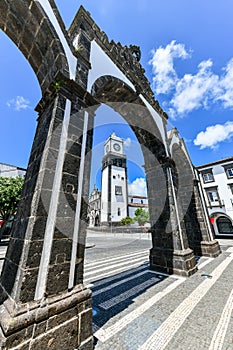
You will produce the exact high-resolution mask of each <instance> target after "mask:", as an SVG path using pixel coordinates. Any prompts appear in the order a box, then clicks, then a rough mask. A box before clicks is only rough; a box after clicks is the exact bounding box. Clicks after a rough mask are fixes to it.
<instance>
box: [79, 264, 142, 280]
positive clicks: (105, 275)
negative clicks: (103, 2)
mask: <svg viewBox="0 0 233 350" xmlns="http://www.w3.org/2000/svg"><path fill="white" fill-rule="evenodd" d="M139 266H141V263H139V262H137V263H135V264H130V265H127V266H125V267H121V268H120V269H115V270H114V271H109V272H105V273H102V274H101V275H97V276H92V277H89V278H85V281H84V283H89V282H90V281H97V280H98V279H100V278H105V277H109V276H112V275H116V273H118V272H123V271H129V270H130V271H129V273H130V272H132V271H131V269H132V268H133V267H139ZM118 278H119V276H118ZM101 282H102V281H101ZM103 283H106V279H105V280H104V281H103Z"/></svg>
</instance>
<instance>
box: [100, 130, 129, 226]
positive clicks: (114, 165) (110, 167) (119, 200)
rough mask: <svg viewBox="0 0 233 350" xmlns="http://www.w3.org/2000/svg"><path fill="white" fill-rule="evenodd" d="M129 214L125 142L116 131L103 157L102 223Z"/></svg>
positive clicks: (115, 221)
mask: <svg viewBox="0 0 233 350" xmlns="http://www.w3.org/2000/svg"><path fill="white" fill-rule="evenodd" d="M126 216H128V186H127V166H126V156H125V154H124V142H123V140H122V139H121V138H120V137H117V136H116V134H115V133H112V134H111V136H110V137H109V138H108V139H107V141H106V142H105V144H104V157H103V159H102V195H101V223H111V222H112V223H117V222H119V221H121V219H123V218H124V217H126Z"/></svg>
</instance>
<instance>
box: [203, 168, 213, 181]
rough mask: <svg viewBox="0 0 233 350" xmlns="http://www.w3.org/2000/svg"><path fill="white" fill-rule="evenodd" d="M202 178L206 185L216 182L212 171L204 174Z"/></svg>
mask: <svg viewBox="0 0 233 350" xmlns="http://www.w3.org/2000/svg"><path fill="white" fill-rule="evenodd" d="M202 177H203V181H204V183H207V182H212V181H214V175H213V174H212V172H211V171H210V172H206V173H203V174H202Z"/></svg>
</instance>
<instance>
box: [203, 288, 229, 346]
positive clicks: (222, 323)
mask: <svg viewBox="0 0 233 350" xmlns="http://www.w3.org/2000/svg"><path fill="white" fill-rule="evenodd" d="M232 311H233V290H232V291H231V294H230V296H229V298H228V300H227V302H226V305H225V307H224V309H223V312H222V315H221V318H220V320H219V323H218V325H217V328H216V330H215V332H214V335H213V338H212V341H211V344H210V347H209V350H221V349H222V347H223V344H224V339H225V336H226V332H227V328H228V325H229V322H230V319H231V314H232Z"/></svg>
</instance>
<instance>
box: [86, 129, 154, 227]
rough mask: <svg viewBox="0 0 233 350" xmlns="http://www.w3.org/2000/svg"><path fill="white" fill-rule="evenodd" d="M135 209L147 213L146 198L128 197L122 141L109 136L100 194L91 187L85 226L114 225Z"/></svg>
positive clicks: (104, 157)
mask: <svg viewBox="0 0 233 350" xmlns="http://www.w3.org/2000/svg"><path fill="white" fill-rule="evenodd" d="M137 208H143V209H145V210H148V199H147V197H143V196H139V195H136V194H135V195H132V194H130V195H129V194H128V176H127V159H126V155H125V153H124V140H123V139H122V138H120V137H118V136H117V135H116V134H115V133H112V134H111V135H110V136H109V138H108V139H107V140H106V142H105V143H104V156H103V159H102V180H101V192H100V191H99V190H98V189H97V188H96V187H94V189H93V190H92V192H91V195H90V198H89V226H99V225H105V224H110V223H112V224H117V223H119V222H120V221H121V220H122V219H123V218H125V217H126V216H129V217H131V218H133V217H134V212H135V210H136V209H137Z"/></svg>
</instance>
